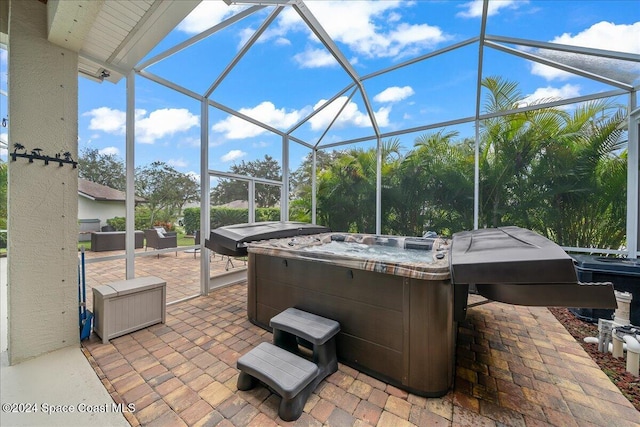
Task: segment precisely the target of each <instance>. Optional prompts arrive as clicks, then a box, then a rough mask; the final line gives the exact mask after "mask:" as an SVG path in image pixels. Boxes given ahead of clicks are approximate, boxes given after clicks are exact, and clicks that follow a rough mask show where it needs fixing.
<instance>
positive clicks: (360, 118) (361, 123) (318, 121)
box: [309, 96, 391, 130]
mask: <svg viewBox="0 0 640 427" xmlns="http://www.w3.org/2000/svg"><path fill="white" fill-rule="evenodd" d="M346 100H347V97H346V96H341V97H339V98H337V99H336V100H335V101H333V102H332V103H331V104H329V105H327V107H326V108H324V109H323V110H322V111H320V112H319V113H318V114H316V115H315V116H313V117H312V118H311V119H309V123H310V124H311V129H313V130H321V129H326V127H327V126H329V124H330V123H331V121H332V120H333V119H334V117H335V116H336V114H338V112H340V109H341V108H342V106H343V105H344V103H345V101H346ZM325 102H327V101H326V100H325V99H321V100H320V101H318V102H317V103H316V105H314V106H313V109H314V110H316V109H318V108H319V107H320V106H321V105H322V104H324V103H325ZM390 112H391V108H389V107H382V108H380V109H379V110H378V111H376V112H375V113H374V115H375V117H376V122H377V123H378V126H381V127H385V126H388V125H389V113H390ZM347 126H356V127H369V126H371V120H370V119H369V115H368V114H367V113H366V112H364V113H363V112H361V111H360V110H359V109H358V104H356V103H355V102H353V101H349V103H348V104H347V105H346V106H345V107H344V109H343V110H342V112H340V116H339V117H338V119H337V120H336V121H335V122H334V124H333V126H332V128H335V129H339V128H344V127H347Z"/></svg>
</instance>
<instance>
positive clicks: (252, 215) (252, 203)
mask: <svg viewBox="0 0 640 427" xmlns="http://www.w3.org/2000/svg"><path fill="white" fill-rule="evenodd" d="M248 184H249V185H248V189H247V193H248V195H247V201H248V202H249V212H248V218H247V222H248V223H249V224H253V223H254V222H256V182H255V181H254V180H253V179H250V180H249V181H248Z"/></svg>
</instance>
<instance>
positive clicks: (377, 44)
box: [260, 1, 450, 64]
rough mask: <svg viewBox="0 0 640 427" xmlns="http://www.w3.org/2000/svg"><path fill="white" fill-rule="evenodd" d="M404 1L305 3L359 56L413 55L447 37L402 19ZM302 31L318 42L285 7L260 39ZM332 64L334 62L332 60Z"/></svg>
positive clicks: (432, 29)
mask: <svg viewBox="0 0 640 427" xmlns="http://www.w3.org/2000/svg"><path fill="white" fill-rule="evenodd" d="M413 4H414V3H413V2H407V1H376V2H364V1H312V2H308V3H306V5H307V6H308V7H309V9H310V10H311V12H312V13H313V15H314V16H315V17H316V18H317V19H318V21H319V22H320V23H321V24H322V26H323V27H324V29H325V30H326V31H327V33H328V34H329V35H330V36H331V37H332V38H333V39H334V40H335V41H337V42H339V43H343V44H345V45H347V46H348V47H349V49H351V51H353V52H354V53H356V54H358V55H363V56H365V57H368V58H377V57H401V56H407V55H412V54H415V53H416V52H418V51H421V50H424V49H425V48H431V47H434V46H436V45H437V44H439V43H442V42H444V41H446V40H449V39H450V36H449V35H447V34H445V33H444V32H443V31H442V30H441V29H440V28H438V27H435V26H430V25H427V24H419V25H414V24H407V23H403V22H401V15H400V12H399V10H400V9H402V8H405V7H411V6H412V5H413ZM383 28H389V29H388V30H386V31H385V30H382V29H383ZM293 31H304V32H307V33H308V34H309V38H310V40H312V41H313V42H314V43H315V42H317V38H316V36H315V35H314V34H313V33H311V32H310V31H309V29H308V28H307V27H306V25H305V24H304V23H303V22H302V20H301V19H300V17H299V16H298V15H297V13H296V12H295V11H294V10H293V9H291V8H288V9H286V10H284V11H283V12H282V13H281V14H280V15H279V16H278V21H277V25H276V26H275V27H274V28H273V29H272V30H270V31H269V32H265V33H264V34H263V37H261V38H260V41H266V40H269V39H270V38H275V37H283V36H284V35H286V34H287V33H288V32H293ZM332 64H333V62H332Z"/></svg>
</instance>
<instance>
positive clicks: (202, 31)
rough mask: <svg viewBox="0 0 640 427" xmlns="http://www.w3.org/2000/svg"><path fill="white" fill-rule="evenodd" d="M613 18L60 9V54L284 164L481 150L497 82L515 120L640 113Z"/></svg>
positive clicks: (54, 8) (350, 5) (625, 39)
mask: <svg viewBox="0 0 640 427" xmlns="http://www.w3.org/2000/svg"><path fill="white" fill-rule="evenodd" d="M603 3H606V4H607V16H597V17H594V16H591V15H589V14H588V11H587V9H586V8H585V7H581V6H577V5H576V2H574V1H571V0H567V1H554V2H548V1H544V0H530V1H524V0H522V1H521V0H518V1H509V0H504V1H471V0H470V1H447V2H441V1H419V2H393V1H378V2H376V1H374V2H369V1H342V2H330V1H303V0H260V1H258V0H239V1H229V0H224V1H223V0H211V1H203V2H200V1H198V0H193V1H191V0H181V1H161V0H140V1H136V2H124V1H122V2H120V1H109V2H92V1H86V0H65V1H64V2H62V1H52V0H50V1H49V3H48V8H49V9H50V12H53V13H50V31H49V39H50V40H51V41H52V42H54V43H57V44H60V45H62V46H65V47H68V48H70V49H73V50H76V51H78V52H79V58H80V59H79V62H80V64H79V72H80V73H81V75H83V76H89V77H91V78H93V79H97V80H100V81H109V82H112V83H118V82H119V81H120V80H121V79H122V78H123V77H124V76H127V75H130V73H131V72H132V71H133V72H134V73H135V75H136V76H137V77H142V78H140V79H138V81H140V82H143V83H137V86H138V87H139V86H142V85H144V84H148V83H151V84H152V85H153V86H154V89H146V88H144V89H143V90H148V91H153V92H154V93H153V95H154V96H155V97H156V98H157V99H161V98H164V99H161V102H160V103H161V104H162V105H164V104H169V105H171V104H174V103H176V101H174V99H175V95H179V96H180V97H182V98H184V99H186V101H180V102H184V105H187V104H188V107H187V108H188V109H189V110H190V111H192V112H194V113H195V114H197V113H198V112H201V110H200V108H201V107H200V103H201V102H203V101H206V102H207V103H208V105H209V112H208V117H207V118H202V117H201V119H202V120H203V121H204V120H207V122H206V123H205V122H203V123H204V124H203V127H206V128H207V130H208V134H207V135H205V136H203V134H200V135H198V137H199V138H203V137H206V138H208V139H209V145H210V146H211V150H212V152H211V154H210V156H211V155H213V156H216V157H218V158H221V157H225V156H226V155H227V154H230V153H231V152H233V151H240V149H241V148H242V147H245V148H246V147H258V148H255V151H260V148H259V147H261V146H262V145H261V144H271V145H278V144H280V141H281V140H282V139H283V138H285V137H286V138H287V139H288V140H289V141H292V142H294V143H297V144H293V146H299V147H302V148H303V150H302V151H299V152H298V151H297V152H295V153H293V151H294V150H295V149H294V148H293V147H292V148H291V150H292V152H290V153H288V154H284V153H283V154H282V157H281V159H280V160H281V162H282V163H284V161H285V157H286V156H287V155H288V156H294V155H298V154H299V153H300V157H302V155H306V154H307V153H309V150H311V149H313V148H322V149H328V148H332V147H336V146H343V145H345V144H354V145H364V146H367V147H375V145H376V143H377V142H378V141H380V140H381V139H385V138H391V137H399V136H405V135H406V136H407V137H408V138H409V140H411V138H413V137H415V136H416V135H418V134H419V133H421V132H424V131H426V130H429V129H442V128H447V129H457V130H461V131H464V132H468V133H467V135H470V136H471V137H473V134H474V129H475V124H476V123H477V122H476V121H477V120H481V119H483V118H485V117H490V116H491V114H495V113H491V114H490V113H488V112H487V110H486V108H485V105H484V104H483V100H484V95H485V89H483V87H482V85H481V81H482V79H483V78H485V77H488V76H501V77H503V78H505V79H507V80H509V81H514V82H517V83H518V84H519V85H520V90H521V91H522V93H523V94H524V95H526V97H525V99H524V101H523V102H522V103H520V104H518V105H517V106H514V109H520V110H526V109H534V108H540V107H544V106H558V107H560V108H565V106H569V105H575V104H577V103H579V102H583V101H588V100H593V99H607V100H614V102H616V103H618V104H620V103H622V104H623V105H624V106H625V107H628V109H629V111H633V110H634V109H637V99H636V91H637V89H638V87H639V86H640V38H639V37H637V35H638V29H637V28H638V26H640V10H638V8H637V4H636V3H635V2H629V1H608V2H603ZM5 4H6V3H5ZM507 12H509V13H507ZM611 27H615V32H614V31H612V28H611ZM613 34H616V36H615V37H614V36H612V35H613ZM169 93H171V95H169ZM165 95H166V96H165ZM170 97H171V99H169V98H170ZM181 106H182V105H181ZM513 111H514V110H511V111H503V112H500V114H507V113H510V112H513ZM464 132H462V133H464ZM143 142H145V141H143ZM250 144H253V145H250ZM222 147H225V148H224V150H225V152H223V151H222ZM229 147H234V148H235V149H234V150H231V151H229V150H230V148H229ZM141 151H142V150H141ZM636 151H637V148H636ZM630 153H632V152H630ZM635 155H636V156H637V153H636V154H635ZM209 167H210V169H216V168H217V165H216V164H213V165H212V164H211V162H210V165H209ZM283 169H284V167H283ZM636 193H637V191H636Z"/></svg>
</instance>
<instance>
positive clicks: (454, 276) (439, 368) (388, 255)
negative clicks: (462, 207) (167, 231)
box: [211, 224, 616, 397]
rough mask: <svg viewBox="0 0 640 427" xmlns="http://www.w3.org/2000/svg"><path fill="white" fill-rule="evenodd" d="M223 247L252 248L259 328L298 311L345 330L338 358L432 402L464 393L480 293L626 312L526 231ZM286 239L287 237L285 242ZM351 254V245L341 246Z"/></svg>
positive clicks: (291, 232) (288, 233)
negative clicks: (459, 355) (471, 311)
mask: <svg viewBox="0 0 640 427" xmlns="http://www.w3.org/2000/svg"><path fill="white" fill-rule="evenodd" d="M251 227H255V228H256V230H254V232H253V234H252V233H244V232H243V233H240V236H239V238H240V237H241V239H242V241H241V242H240V241H238V242H235V241H233V239H231V240H232V241H231V244H228V242H227V241H228V240H230V239H229V236H230V232H231V231H233V232H237V226H234V228H233V230H227V229H226V228H225V227H221V228H220V229H216V230H213V231H211V240H212V244H214V245H220V244H226V245H228V246H229V247H231V248H232V249H233V250H234V251H235V250H236V248H238V247H241V248H243V249H244V248H247V250H248V257H249V262H248V277H247V282H248V297H247V314H248V317H249V320H250V321H251V322H253V323H255V324H257V325H259V326H261V327H263V328H265V329H269V327H268V325H269V320H270V319H271V318H272V317H273V316H275V315H277V314H278V313H280V312H281V311H283V310H285V309H287V308H289V307H296V308H298V309H301V310H305V311H308V312H311V313H315V314H318V315H320V316H324V317H328V318H330V319H334V320H337V321H338V322H340V327H341V331H340V333H339V334H338V336H337V353H338V359H339V360H340V361H341V362H343V363H345V364H347V365H349V366H352V367H354V368H356V369H358V370H361V371H363V372H366V373H368V374H370V375H371V376H373V377H375V378H378V379H380V380H382V381H385V382H387V383H390V384H393V385H395V386H397V387H400V388H402V389H405V390H407V391H410V392H412V393H415V394H418V395H422V396H429V397H435V396H442V395H444V394H445V393H447V391H448V390H449V389H450V388H451V386H452V385H453V377H454V366H455V343H456V332H457V322H458V321H461V320H463V319H464V318H465V316H466V310H467V296H468V289H469V286H470V285H475V287H476V289H477V291H478V293H479V294H481V295H482V296H484V297H486V298H488V299H489V300H493V301H500V302H504V303H509V304H521V305H533V306H560V307H590V308H615V307H616V300H615V296H614V294H613V285H612V284H611V283H589V284H582V283H579V282H578V278H577V275H576V271H575V269H574V265H573V260H572V258H571V257H570V256H569V255H567V254H566V252H564V251H563V250H562V248H560V247H559V246H558V245H556V244H555V243H553V242H552V241H550V240H548V239H546V238H545V237H543V236H541V235H539V234H537V233H535V232H533V231H531V230H527V229H523V228H520V227H500V228H495V229H481V230H473V231H464V232H460V233H456V234H454V235H453V238H452V239H451V240H446V239H439V238H417V237H402V236H374V235H363V234H349V233H321V234H310V235H301V234H303V233H300V231H299V230H298V227H293V228H292V227H286V228H287V230H279V231H278V237H282V238H278V239H270V240H262V241H258V239H260V238H265V236H266V235H271V233H272V231H271V228H272V226H271V225H266V226H261V225H256V224H253V225H251ZM283 234H284V235H283ZM340 246H346V248H344V247H343V248H340Z"/></svg>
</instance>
